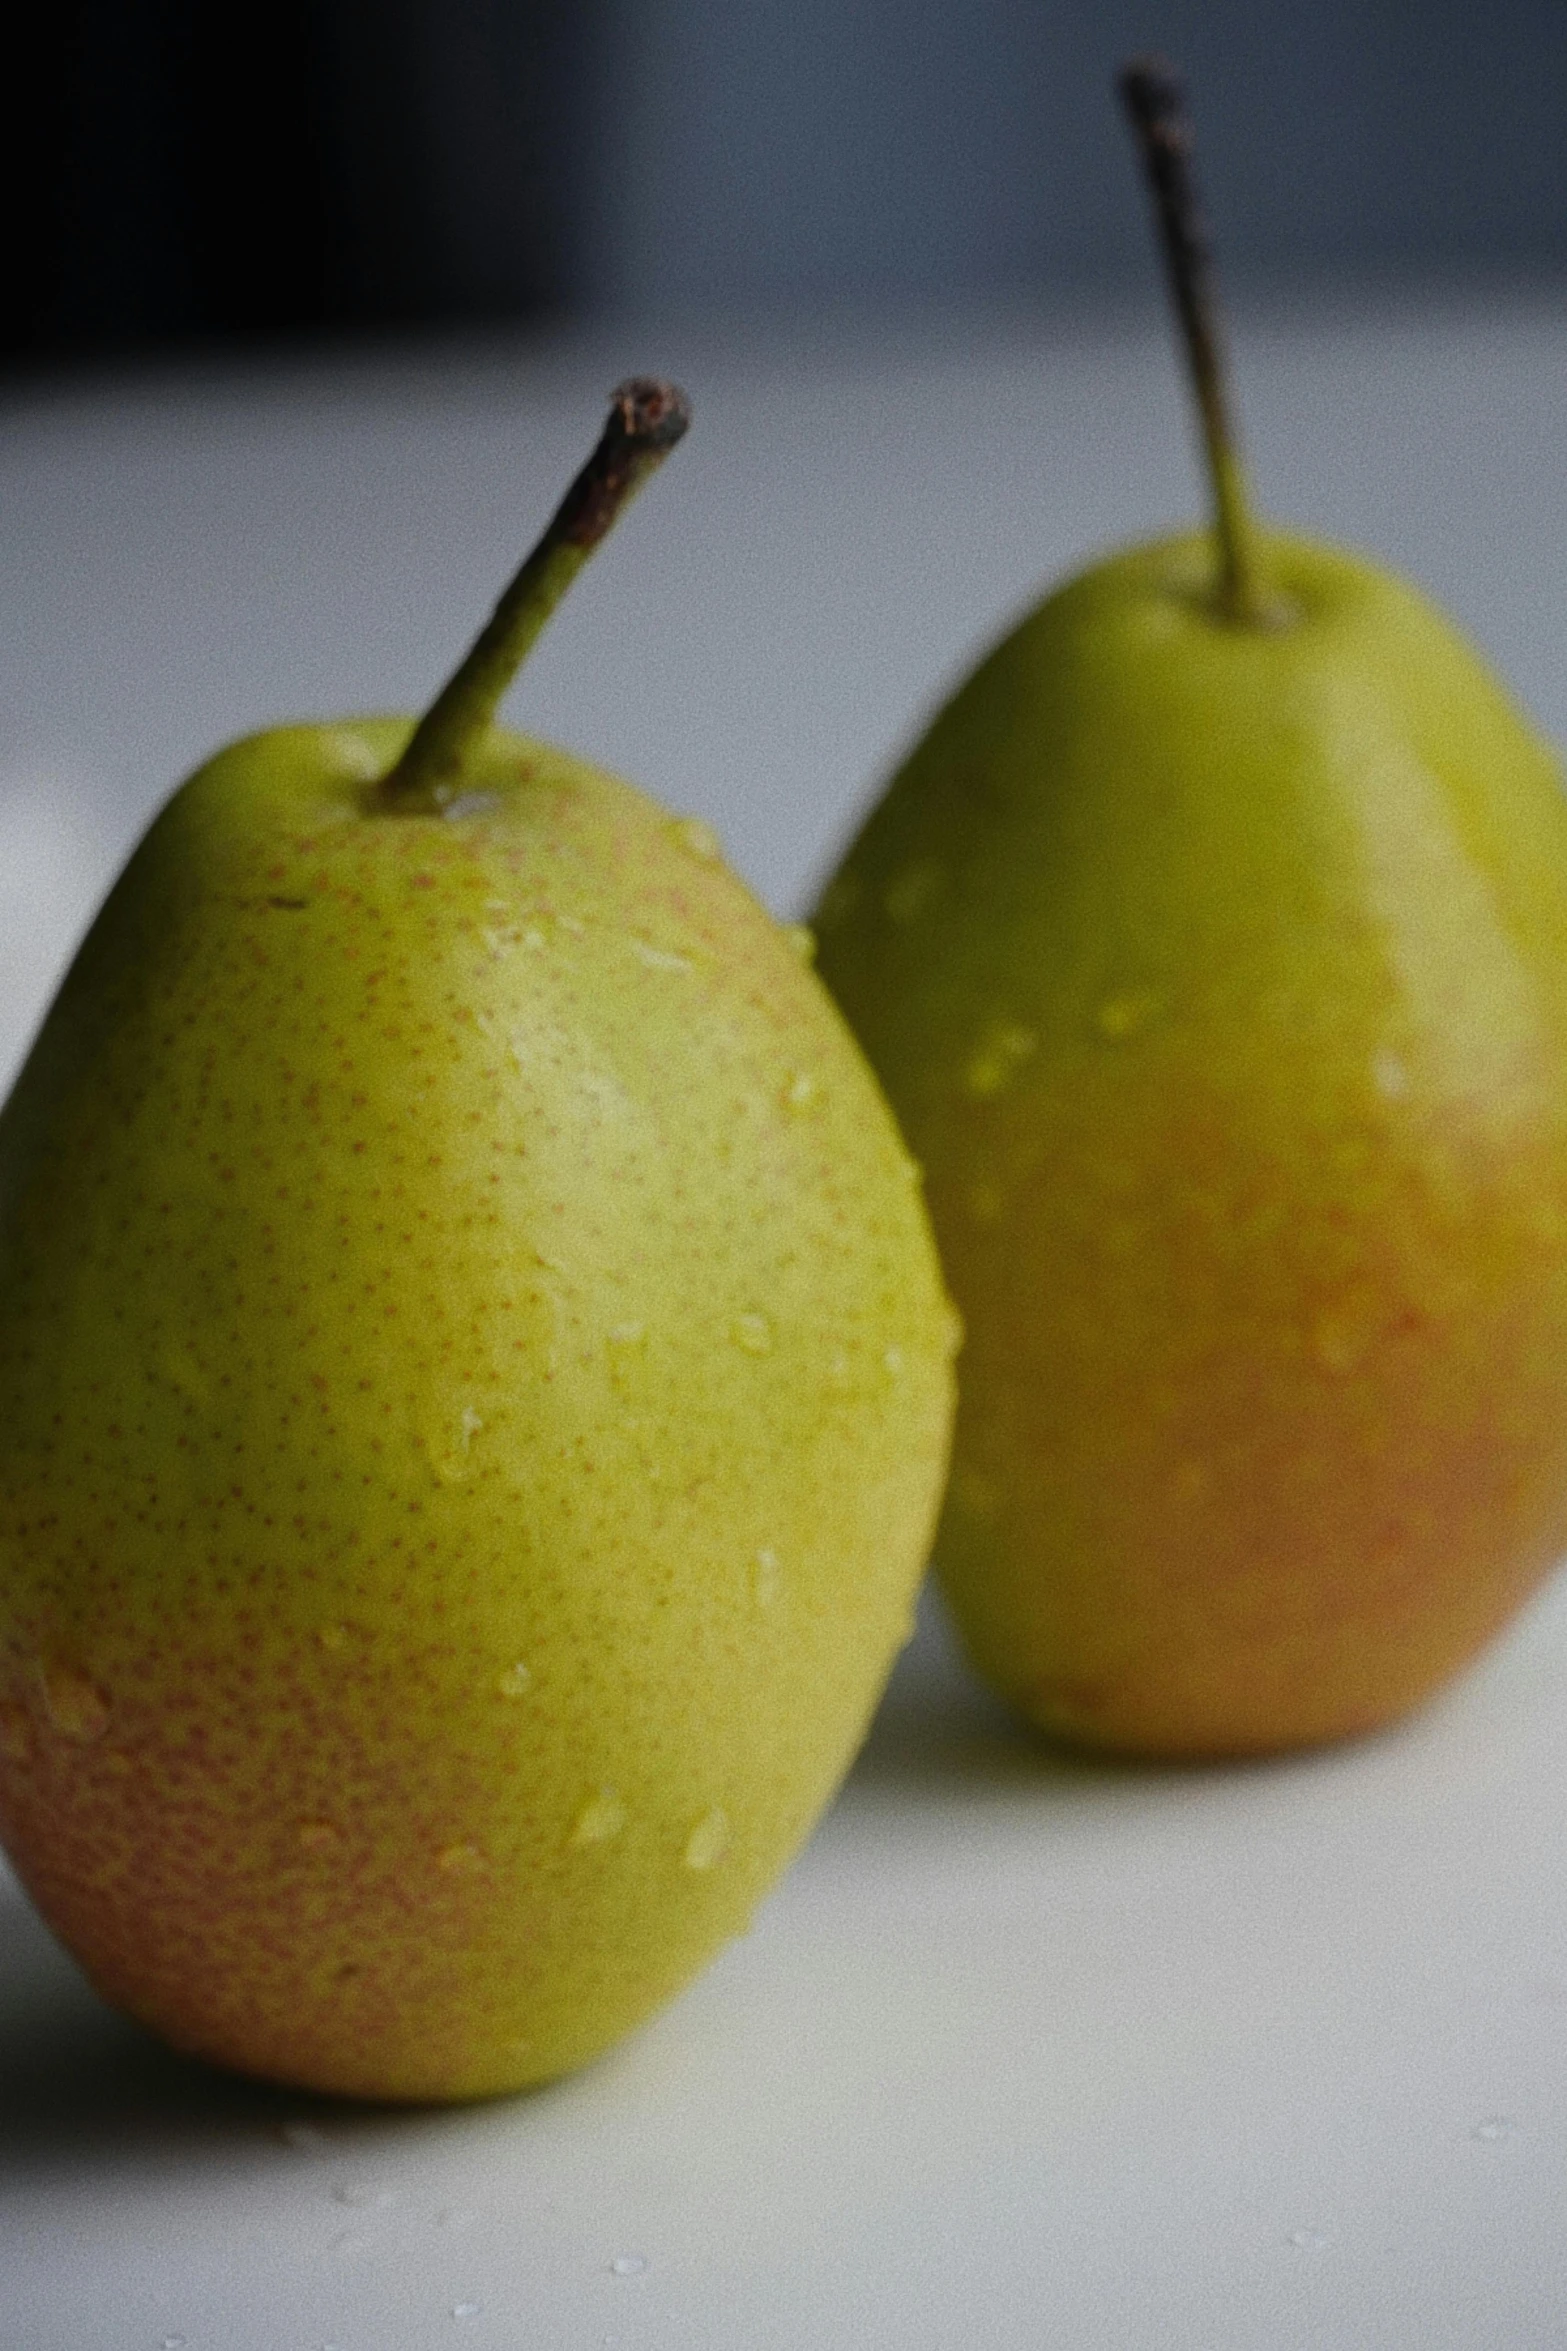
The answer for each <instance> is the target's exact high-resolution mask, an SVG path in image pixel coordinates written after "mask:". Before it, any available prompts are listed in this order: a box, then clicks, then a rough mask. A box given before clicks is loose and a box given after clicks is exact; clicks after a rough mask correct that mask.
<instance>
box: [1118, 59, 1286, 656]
mask: <svg viewBox="0 0 1567 2351" xmlns="http://www.w3.org/2000/svg"><path fill="white" fill-rule="evenodd" d="M1117 80H1118V85H1119V88H1120V93H1121V102H1122V104H1123V105H1124V106H1125V108H1126V111H1127V114H1128V116H1129V117H1130V119H1131V124H1132V129H1133V132H1134V134H1135V136H1136V139H1137V143H1138V147H1139V149H1140V150H1141V153H1142V159H1143V169H1144V171H1145V172H1146V174H1147V178H1148V186H1149V189H1150V192H1151V193H1152V196H1153V200H1154V208H1155V211H1156V213H1157V215H1158V221H1159V232H1160V238H1161V241H1162V243H1163V247H1164V261H1165V269H1166V272H1167V274H1168V278H1169V283H1170V292H1171V295H1172V297H1173V299H1174V302H1175V308H1176V313H1177V316H1178V317H1179V319H1180V323H1181V332H1182V335H1183V336H1184V338H1185V343H1186V359H1187V366H1188V368H1189V370H1190V374H1191V381H1192V388H1193V390H1194V391H1195V393H1196V395H1197V409H1198V414H1199V416H1200V418H1201V421H1202V437H1203V449H1204V453H1205V455H1206V458H1207V464H1208V480H1209V483H1210V486H1211V488H1212V492H1213V524H1214V535H1215V537H1216V538H1217V540H1218V545H1219V606H1220V609H1221V611H1222V612H1223V613H1224V615H1225V617H1226V619H1228V620H1232V621H1235V622H1237V623H1239V624H1241V625H1242V626H1246V627H1259V626H1262V625H1265V624H1266V623H1267V621H1268V620H1269V618H1270V605H1269V600H1268V598H1267V596H1266V595H1265V594H1264V592H1263V589H1262V586H1261V582H1260V580H1259V577H1258V567H1257V549H1256V534H1255V531H1254V528H1253V524H1252V516H1251V500H1250V496H1249V493H1248V491H1247V487H1246V473H1245V468H1244V466H1243V465H1242V463H1241V456H1240V447H1239V443H1238V441H1237V438H1236V434H1235V430H1234V426H1233V424H1232V422H1231V412H1230V399H1229V391H1228V386H1227V384H1226V381H1225V364H1224V351H1223V345H1222V341H1221V337H1220V332H1219V313H1218V302H1217V299H1216V297H1215V294H1214V287H1213V265H1212V255H1211V253H1210V250H1209V246H1208V239H1207V234H1206V231H1205V228H1204V225H1203V219H1202V209H1201V206H1200V205H1199V203H1198V200H1197V189H1196V184H1195V182H1194V180H1193V177H1192V168H1191V151H1192V133H1191V122H1190V118H1189V117H1188V114H1187V111H1186V94H1185V91H1184V89H1183V88H1182V85H1181V79H1180V76H1179V75H1178V74H1177V73H1176V71H1175V69H1174V68H1173V66H1169V65H1167V64H1165V63H1164V61H1163V59H1161V58H1157V57H1139V58H1135V59H1134V60H1133V61H1132V63H1131V64H1129V65H1126V66H1123V67H1122V69H1121V72H1120V74H1119V76H1118V77H1117Z"/></svg>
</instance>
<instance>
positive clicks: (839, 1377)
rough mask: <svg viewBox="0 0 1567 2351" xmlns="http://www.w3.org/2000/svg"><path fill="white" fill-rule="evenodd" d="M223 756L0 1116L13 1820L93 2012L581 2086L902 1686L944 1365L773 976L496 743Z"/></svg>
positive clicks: (72, 978) (918, 1265)
mask: <svg viewBox="0 0 1567 2351" xmlns="http://www.w3.org/2000/svg"><path fill="white" fill-rule="evenodd" d="M406 733H407V726H406V724H405V723H404V722H398V721H367V722H362V723H354V724H350V723H345V724H343V725H341V726H338V727H321V728H308V729H307V728H300V729H293V730H280V731H278V732H276V733H273V734H270V735H267V736H262V737H258V738H255V739H253V740H251V741H248V742H245V743H242V744H239V745H237V746H235V747H233V748H231V749H230V750H228V751H226V752H224V753H221V754H220V755H219V756H218V757H217V758H216V759H215V760H214V761H213V762H212V763H211V764H210V765H209V766H207V767H206V768H205V769H203V770H202V771H201V772H200V773H199V774H198V775H196V776H195V777H194V778H193V779H192V780H191V781H190V782H189V783H188V784H187V785H186V786H185V787H183V789H182V790H181V791H180V792H179V793H178V794H177V795H176V796H175V798H174V799H173V800H172V801H171V803H170V804H169V806H168V807H167V808H166V809H165V811H164V812H163V814H162V815H161V816H160V817H159V819H158V820H157V821H156V822H155V824H154V825H153V827H152V828H151V830H150V832H149V834H148V835H147V837H146V838H145V840H144V841H143V843H142V844H141V846H140V848H139V849H138V851H137V852H136V854H135V856H134V857H133V859H132V861H131V863H130V864H129V866H128V867H127V869H126V872H125V873H124V875H123V876H122V877H121V879H120V881H119V883H118V885H117V887H116V889H115V891H114V892H113V894H112V895H111V897H110V899H109V901H108V903H107V905H106V907H105V909H104V911H103V913H102V914H101V916H100V917H99V920H98V922H97V924H96V925H95V927H94V929H93V931H92V932H91V934H90V935H89V938H88V940H87V941H86V943H85V945H84V947H83V949H82V951H81V954H80V955H79V957H78V959H77V961H76V963H75V965H74V967H73V969H72V971H71V973H70V974H69V976H68V978H67V980H66V982H65V985H64V987H63V989H62V992H61V994H60V997H59V999H58V1000H57V1002H56V1004H55V1006H54V1008H53V1010H52V1012H51V1013H50V1015H49V1018H48V1020H47V1022H46V1024H45V1026H44V1028H43V1030H42V1031H41V1033H40V1035H39V1038H38V1040H37V1043H36V1045H35V1048H34V1050H33V1053H32V1055H31V1057H30V1059H29V1062H28V1064H27V1066H26V1068H25V1070H24V1072H23V1075H22V1077H21V1078H20V1080H19V1082H18V1085H17V1087H16V1090H15V1092H14V1094H13V1097H12V1099H11V1101H10V1103H9V1105H8V1107H7V1109H6V1111H5V1113H4V1116H3V1119H0V1496H3V1502H0V1826H3V1832H4V1838H5V1842H6V1845H7V1847H8V1849H9V1851H10V1853H11V1855H12V1857H13V1859H14V1861H15V1863H16V1866H17V1868H18V1870H19V1872H20V1874H21V1875H22V1877H23V1879H24V1881H25V1882H26V1883H27V1885H28V1886H29V1887H30V1889H31V1890H32V1892H33V1894H34V1896H35V1898H36V1900H37V1901H38V1903H39V1905H40V1907H41V1909H42V1910H43V1912H44V1915H45V1916H46V1917H47V1918H48V1919H49V1920H50V1922H51V1923H52V1924H53V1926H54V1927H55V1928H56V1930H57V1931H58V1932H59V1934H60V1935H61V1936H62V1938H63V1939H64V1940H65V1942H66V1943H67V1944H68V1945H69V1946H70V1947H71V1948H72V1950H73V1951H74V1952H75V1953H76V1954H77V1955H78V1957H79V1958H80V1959H81V1960H82V1962H83V1963H84V1964H85V1966H86V1968H87V1970H88V1972H89V1973H90V1975H91V1976H92V1977H93V1979H94V1980H95V1981H96V1983H97V1984H98V1985H99V1987H100V1988H101V1989H102V1990H103V1991H104V1993H105V1994H106V1995H107V1996H108V1997H109V1998H110V1999H111V2000H113V2001H115V2002H116V2003H118V2004H119V2005H121V2006H123V2007H124V2008H125V2009H127V2010H129V2011H130V2012H131V2013H133V2014H134V2015H136V2016H137V2017H139V2018H141V2019H142V2020H144V2021H145V2022H146V2023H148V2024H149V2025H151V2026H153V2027H154V2028H156V2029H157V2030H158V2031H160V2032H161V2033H163V2034H165V2035H166V2036H167V2037H168V2038H170V2039H171V2040H173V2041H174V2042H176V2043H177V2044H179V2045H181V2046H183V2047H185V2048H187V2049H190V2050H193V2051H196V2052H198V2053H200V2054H202V2055H204V2056H207V2057H210V2058H214V2059H217V2060H219V2061H221V2062H223V2063H226V2064H229V2065H231V2066H235V2067H238V2068H241V2069H243V2070H246V2071H249V2072H253V2073H256V2074H259V2075H263V2076H268V2077H273V2078H278V2079H283V2080H287V2081H291V2082H295V2083H300V2084H305V2085H308V2086H312V2087H315V2088H318V2089H324V2090H331V2091H340V2092H347V2093H351V2094H358V2095H368V2096H375V2097H393V2098H445V2097H457V2096H469V2095H475V2094H481V2093H487V2092H492V2091H497V2090H505V2089H510V2088H514V2087H517V2086H520V2085H522V2084H525V2083H528V2082H534V2081H539V2080H543V2079H545V2078H548V2077H550V2076H552V2075H556V2074H559V2073H561V2072H562V2071H564V2070H566V2069H567V2068H569V2067H572V2066H575V2065H578V2064H580V2063H582V2062H583V2061H584V2060H586V2059H588V2058H591V2057H592V2056H594V2055H595V2054H596V2053H597V2052H598V2051H600V2050H602V2049H603V2048H605V2047H606V2046H607V2045H608V2044H609V2043H610V2042H612V2041H613V2040H615V2039H616V2038H617V2037H618V2036H620V2035H621V2034H623V2033H624V2032H625V2031H626V2030H627V2029H628V2028H630V2027H631V2026H633V2025H634V2024H635V2023H637V2022H638V2021H639V2020H640V2019H641V2018H643V2017H644V2016H646V2015H647V2014H648V2013H649V2012H650V2011H651V2010H652V2009H654V2008H655V2007H657V2006H658V2005H659V2004H660V2003H661V2002H663V2001H664V2000H666V1999H667V1998H668V1997H669V1996H670V1995H671V1994H672V1993H674V1992H675V1991H676V1990H678V1989H679V1988H680V1987H681V1986H682V1985H683V1984H684V1983H685V1982H686V1981H687V1980H688V1979H689V1977H690V1976H691V1975H692V1974H693V1972H694V1971H695V1970H696V1969H697V1968H699V1967H700V1966H701V1965H702V1963H703V1962H704V1961H705V1960H706V1959H707V1958H708V1957H709V1956H710V1955H711V1954H712V1952H713V1951H714V1950H715V1949H716V1948H717V1947H718V1945H719V1944H721V1943H722V1942H723V1941H724V1940H725V1939H726V1938H728V1937H730V1936H732V1935H734V1934H735V1933H737V1932H738V1931H740V1930H741V1929H742V1928H743V1927H744V1925H745V1924H746V1921H747V1919H748V1916H749V1914H750V1912H751V1909H752V1907H753V1905H754V1904H755V1903H756V1901H757V1899H758V1897H759V1896H760V1895H761V1894H762V1893H763V1891H764V1890H765V1889H766V1887H767V1886H768V1885H769V1884H770V1883H771V1881H772V1880H773V1878H774V1877H775V1876H776V1874H777V1873H778V1871H779V1870H780V1869H781V1868H782V1867H783V1865H784V1863H785V1862H786V1860H787V1859H788V1858H789V1856H790V1855H791V1853H792V1852H793V1851H794V1849H795V1848H796V1846H797V1845H798V1844H799V1842H800V1841H801V1839H802V1838H803V1837H804V1835H805V1834H806V1832H807V1830H808V1829H809V1827H810V1826H811V1824H812V1822H813V1821H814V1819H815V1817H816V1815H817V1813H818V1811H819V1810H820V1808H821V1807H822V1805H823V1804H824V1803H825V1801H826V1800H827V1798H828V1797H829V1795H830V1794H831V1793H832V1791H833V1789H834V1788H835V1786H836V1784H837V1782H838V1780H839V1778H840V1776H841V1774H842V1772H843V1771H844V1769H845V1768H846V1765H847V1763H848V1761H849V1759H850V1757H851V1755H852V1753H853V1750H854V1748H855V1746H856V1744H857V1742H858V1740H859V1738H860V1735H861V1733H862V1731H863V1728H864V1725H865V1723H866V1720H867V1717H868V1715H869V1712H870V1710H871V1707H872V1705H873V1704H874V1701H875V1699H876V1696H877V1694H878V1692H879V1690H880V1687H881V1684H882V1682H883V1679H884V1677H885V1674H886V1672H887V1669H888V1667H889V1665H890V1662H891V1659H892V1657H893V1655H894V1653H895V1651H896V1649H897V1648H898V1646H899V1645H900V1643H901V1641H902V1640H903V1638H904V1637H905V1633H906V1630H907V1625H908V1619H909V1612H910V1607H911V1602H912V1597H913V1593H914V1589H915V1585H916V1582H917V1579H918V1577H919V1574H920V1572H921V1568H922V1565H923V1561H924V1558H925V1554H926V1551H927V1548H928V1542H929V1537H930V1532H931V1528H932V1525H933V1523H934V1518H935V1513H936V1508H937V1504H938V1501H939V1493H940V1485H941V1480H942V1476H943V1472H944V1458H945V1449H946V1444H947V1437H948V1428H949V1418H950V1410H951V1395H950V1369H949V1363H950V1354H951V1347H952V1333H951V1314H950V1309H949V1307H948V1306H947V1303H946V1300H945V1296H944V1292H943V1290H942V1286H941V1281H940V1275H939V1271H938V1268H937V1264H936V1260H935V1255H934V1250H933V1246H932V1243H931V1240H930V1237H929V1230H928V1226H927V1224H926V1221H925V1217H924V1211H923V1208H922V1206H921V1204H920V1199H919V1193H918V1190H917V1186H916V1185H915V1184H914V1183H913V1182H912V1181H911V1175H912V1170H911V1169H910V1166H909V1163H908V1160H907V1155H906V1152H905V1151H904V1149H903V1147H902V1144H901V1142H900V1140H899V1139H898V1136H897V1132H896V1129H895V1126H894V1124H893V1121H892V1119H891V1117H890V1115H889V1114H888V1112H887V1110H886V1106H885V1104H884V1102H883V1101H882V1099H881V1097H880V1094H879V1092H878V1091H877V1089H876V1087H875V1083H874V1080H873V1079H872V1077H871V1075H870V1073H869V1071H868V1069H867V1068H866V1066H865V1064H864V1062H863V1059H862V1058H861V1056H860V1055H859V1053H858V1051H857V1049H856V1048H855V1047H854V1045H853V1043H852V1040H851V1039H850V1037H849V1035H848V1033H847V1031H846V1029H845V1028H844V1025H843V1023H842V1021H841V1019H840V1017H839V1015H838V1013H837V1011H836V1010H835V1008H834V1007H833V1006H832V1004H831V1003H830V1001H829V999H828V997H827V995H826V992H825V991H824V990H823V989H822V988H821V986H820V983H819V982H818V981H817V979H816V977H815V975H814V973H813V972H812V971H811V970H810V969H809V967H808V964H807V963H805V962H804V961H802V959H801V956H800V954H799V952H798V949H797V945H796V944H795V943H793V942H792V940H791V938H790V936H789V935H788V934H786V933H785V932H783V931H782V930H780V928H779V927H778V926H777V925H776V924H775V923H774V922H773V921H772V920H771V918H770V917H769V916H768V915H767V914H766V913H765V912H764V911H763V910H762V909H761V908H760V907H759V906H758V905H757V904H756V903H755V901H754V900H753V899H752V898H751V897H750V895H749V894H748V892H747V891H746V890H745V889H744V888H743V887H742V885H741V884H740V883H739V882H738V881H737V880H736V879H735V878H734V877H733V876H732V874H730V873H729V872H728V870H727V869H726V868H725V867H724V865H723V863H722V861H721V859H720V858H719V857H718V855H717V850H716V844H715V843H714V842H713V841H712V838H711V836H710V835H708V834H707V833H706V832H705V829H704V828H702V827H701V826H698V825H692V824H680V823H677V822H676V821H675V820H673V819H671V818H670V817H668V816H667V815H666V814H665V813H664V812H663V811H662V810H660V809H659V808H657V807H656V806H655V805H654V804H652V803H651V802H650V801H648V800H647V799H645V798H644V797H643V796H642V795H640V794H639V793H637V792H635V791H634V790H632V789H631V787H629V786H627V785H624V784H621V783H619V782H617V781H615V780H614V779H612V778H610V777H608V776H605V775H603V774H600V773H597V772H595V771H594V770H592V769H590V768H587V767H585V766H583V765H582V764H580V763H579V762H577V761H575V760H573V759H571V758H569V757H567V756H566V755H565V754H563V753H560V752H558V751H553V750H551V749H549V748H547V747H546V746H544V745H541V744H537V743H532V742H529V741H526V740H525V739H523V738H519V737H515V736H510V735H505V734H502V733H500V732H498V731H497V732H493V733H492V734H491V735H490V736H489V737H488V738H487V740H486V744H485V747H484V749H483V752H482V756H479V757H478V758H477V759H476V761H475V762H474V763H473V765H472V770H471V773H470V775H469V779H468V780H469V783H470V785H471V787H472V788H471V789H470V790H469V791H467V792H466V793H465V795H464V797H463V798H462V799H461V800H459V801H458V802H455V803H454V804H453V806H452V808H451V809H450V810H449V811H448V812H447V813H446V814H445V815H444V816H404V815H388V814H384V813H380V812H379V811H376V810H374V809H373V807H372V803H371V801H370V798H369V796H368V795H369V789H370V780H371V779H373V778H374V777H376V776H378V775H380V774H381V773H383V772H384V771H385V770H386V768H387V767H388V766H389V765H390V764H391V761H392V758H393V757H394V755H395V753H396V750H397V749H398V747H399V746H400V744H401V742H402V741H403V740H404V738H405V736H406Z"/></svg>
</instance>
